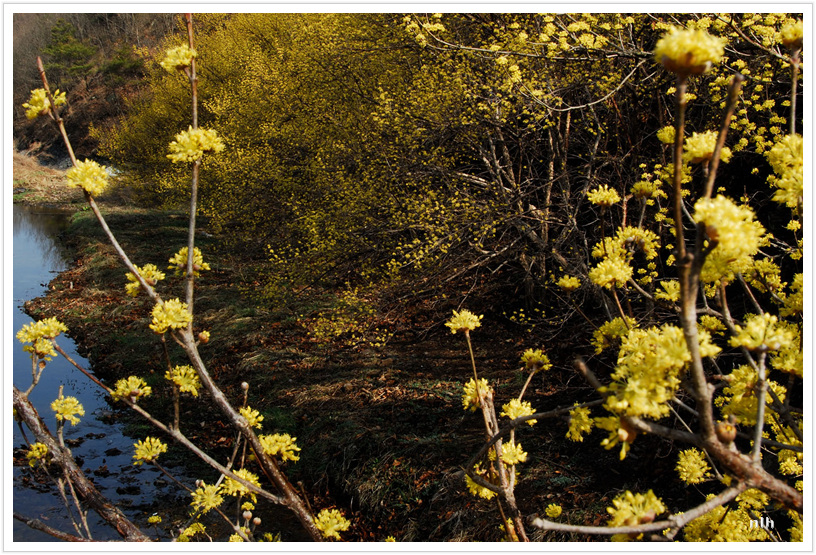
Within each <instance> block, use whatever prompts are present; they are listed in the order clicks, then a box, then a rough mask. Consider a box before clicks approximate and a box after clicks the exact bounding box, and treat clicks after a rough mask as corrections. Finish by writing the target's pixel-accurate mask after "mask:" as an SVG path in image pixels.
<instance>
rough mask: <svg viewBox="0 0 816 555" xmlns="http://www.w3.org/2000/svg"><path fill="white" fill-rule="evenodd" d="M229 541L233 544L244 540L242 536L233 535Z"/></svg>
mask: <svg viewBox="0 0 816 555" xmlns="http://www.w3.org/2000/svg"><path fill="white" fill-rule="evenodd" d="M229 541H231V542H243V541H244V538H242V537H241V535H240V534H233V535H231V536H230V537H229Z"/></svg>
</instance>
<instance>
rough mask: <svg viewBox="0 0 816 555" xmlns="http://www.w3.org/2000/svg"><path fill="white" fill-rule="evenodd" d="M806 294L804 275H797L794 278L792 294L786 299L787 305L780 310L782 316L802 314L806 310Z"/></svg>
mask: <svg viewBox="0 0 816 555" xmlns="http://www.w3.org/2000/svg"><path fill="white" fill-rule="evenodd" d="M804 294H805V284H804V274H796V275H795V276H793V282H792V283H791V285H790V293H789V294H788V296H787V297H785V305H784V306H783V307H782V308H781V309H780V310H779V314H780V315H781V316H793V315H795V314H802V311H803V310H804V304H803V303H804Z"/></svg>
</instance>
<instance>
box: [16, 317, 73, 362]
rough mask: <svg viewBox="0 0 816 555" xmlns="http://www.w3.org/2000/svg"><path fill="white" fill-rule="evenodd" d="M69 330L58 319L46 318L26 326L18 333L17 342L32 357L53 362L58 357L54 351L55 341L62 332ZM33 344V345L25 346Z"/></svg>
mask: <svg viewBox="0 0 816 555" xmlns="http://www.w3.org/2000/svg"><path fill="white" fill-rule="evenodd" d="M67 331H68V328H67V327H66V326H65V324H63V323H62V322H60V321H59V320H57V319H56V318H45V319H43V320H40V321H38V322H33V323H31V324H25V325H24V326H23V327H22V328H20V331H18V332H17V340H18V341H19V342H20V343H23V344H24V345H23V350H24V351H26V352H28V353H31V354H32V356H35V357H37V358H41V359H44V360H51V357H55V356H57V352H56V350H54V344H53V342H52V341H53V340H54V339H55V338H56V337H57V336H58V335H59V334H60V333H62V332H67ZM25 343H31V345H25Z"/></svg>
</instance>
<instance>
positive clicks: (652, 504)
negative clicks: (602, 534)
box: [606, 490, 667, 541]
mask: <svg viewBox="0 0 816 555" xmlns="http://www.w3.org/2000/svg"><path fill="white" fill-rule="evenodd" d="M612 505H613V506H612V507H607V508H606V511H607V512H608V513H609V514H610V515H611V516H612V518H611V519H610V520H609V521H607V523H606V524H607V526H609V527H617V526H636V525H638V524H645V523H649V522H654V520H655V517H657V515H659V514H663V513H665V512H666V510H667V509H666V505H664V504H663V502H662V501H661V500H660V498H659V497H657V496H656V495H655V494H654V492H653V491H652V490H649V491H647V492H646V493H645V494H644V493H632V492H631V491H628V490H627V491H626V492H624V493H622V494H620V495H618V496H617V497H615V499H613V500H612ZM642 536H643V534H638V535H636V536H634V537H633V536H631V535H626V534H615V535H614V536H612V538H610V539H611V540H612V541H629V540H630V539H640V538H641V537H642Z"/></svg>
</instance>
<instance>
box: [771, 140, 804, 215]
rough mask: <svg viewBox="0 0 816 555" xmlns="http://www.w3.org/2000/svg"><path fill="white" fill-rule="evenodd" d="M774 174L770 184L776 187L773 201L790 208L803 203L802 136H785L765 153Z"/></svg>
mask: <svg viewBox="0 0 816 555" xmlns="http://www.w3.org/2000/svg"><path fill="white" fill-rule="evenodd" d="M765 156H766V158H767V159H768V163H769V164H770V165H771V168H773V171H774V174H776V175H771V176H769V177H768V183H770V184H771V185H773V186H774V187H776V189H777V190H776V192H775V193H774V197H773V199H774V200H775V201H776V202H778V203H780V204H784V205H786V206H788V207H790V208H796V207H798V206H799V205H800V204H801V203H802V198H803V197H802V195H803V194H804V141H803V139H802V136H801V135H785V136H784V137H782V138H781V139H779V140H778V141H777V142H776V143H775V144H774V146H773V147H772V148H771V150H769V151H768V152H766V153H765Z"/></svg>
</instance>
